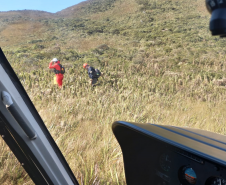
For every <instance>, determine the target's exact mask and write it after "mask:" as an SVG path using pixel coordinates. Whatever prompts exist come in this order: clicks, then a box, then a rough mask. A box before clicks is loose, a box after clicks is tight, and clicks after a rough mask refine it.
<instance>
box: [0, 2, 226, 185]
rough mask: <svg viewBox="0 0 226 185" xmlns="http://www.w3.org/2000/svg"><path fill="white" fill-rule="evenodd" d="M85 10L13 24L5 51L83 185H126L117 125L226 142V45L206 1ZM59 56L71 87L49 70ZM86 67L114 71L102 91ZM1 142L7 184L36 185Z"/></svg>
mask: <svg viewBox="0 0 226 185" xmlns="http://www.w3.org/2000/svg"><path fill="white" fill-rule="evenodd" d="M78 7H79V10H78V8H77V9H76V8H75V9H76V10H77V11H78V12H80V14H79V15H78V16H74V17H73V15H77V14H76V12H74V14H73V12H72V10H71V9H70V8H69V9H68V11H69V10H70V11H69V12H70V15H71V16H69V14H67V9H66V10H64V11H63V13H62V14H60V12H59V13H57V14H56V15H51V16H49V17H44V18H43V17H41V18H40V19H33V20H26V19H27V18H26V19H25V18H24V17H25V16H22V17H19V18H18V17H17V19H16V21H14V19H15V17H14V19H12V17H9V18H8V20H11V21H9V22H7V23H5V24H4V26H3V25H2V27H0V29H1V30H2V31H1V32H0V44H1V47H2V49H3V51H4V53H5V54H6V57H7V58H8V60H9V61H10V63H11V65H12V66H13V68H14V70H15V71H16V73H17V75H18V77H19V79H20V80H21V83H22V84H23V86H24V87H25V89H26V91H27V92H28V94H29V96H30V98H31V100H32V101H33V103H34V105H35V106H36V108H37V110H38V112H39V113H40V115H41V117H42V118H43V120H44V122H45V124H46V125H47V128H48V129H49V131H50V133H51V134H52V136H53V137H54V139H55V141H56V143H57V145H58V146H59V147H60V149H61V150H62V152H63V155H64V156H65V158H66V160H67V161H68V163H69V165H70V167H71V168H72V171H73V172H74V174H75V176H76V177H77V179H78V181H79V183H80V184H81V185H82V184H86V185H87V184H93V185H97V184H126V182H125V176H124V169H123V158H122V153H121V149H120V147H119V145H118V143H117V141H116V139H115V137H114V135H113V133H112V131H111V124H112V123H113V122H114V121H116V120H124V121H131V122H142V123H146V122H149V123H154V124H164V125H175V126H186V127H192V128H199V129H204V130H208V131H212V132H216V133H220V134H223V135H226V131H225V128H226V126H225V123H226V115H225V114H226V106H225V105H226V103H225V99H226V87H225V85H226V75H225V71H226V60H225V54H226V50H225V47H224V43H225V40H224V39H220V38H218V37H212V36H211V35H210V32H209V30H208V24H209V17H210V16H209V15H208V14H207V13H206V10H205V5H204V3H202V1H201V0H197V1H195V0H189V1H187V0H186V1H185V0H180V1H174V0H171V1H164V0H162V1H156V0H125V1H121V0H112V1H110V0H108V1H102V0H99V1H96V0H95V1H87V2H86V3H84V4H81V5H78ZM203 7H204V8H203ZM36 13H37V12H36ZM16 16H18V15H17V14H16ZM0 18H1V13H0ZM18 19H19V21H18ZM28 21H30V22H28ZM5 22H6V21H5ZM21 25H27V28H26V29H25V27H22V26H21ZM32 27H33V28H35V29H32ZM3 28H4V29H3ZM12 28H14V29H12ZM16 28H18V29H23V30H22V31H21V32H16V31H15V30H18V29H16ZM7 30H8V31H7ZM17 35H18V37H16V36H17ZM54 57H57V58H59V59H60V60H61V62H62V64H63V65H64V66H65V68H66V74H65V76H64V81H63V83H64V86H63V89H62V90H60V89H58V87H56V86H55V85H54V84H53V76H54V73H52V72H51V71H49V69H48V68H47V67H48V63H49V62H50V60H51V59H52V58H54ZM84 62H87V63H90V64H91V65H92V66H94V67H96V68H98V69H100V71H102V72H103V73H104V75H103V78H100V80H99V84H98V85H97V86H96V87H94V88H91V87H90V86H89V85H88V80H89V79H88V75H87V74H86V71H84V69H83V68H82V64H83V63H84ZM0 145H1V155H0V156H1V157H0V184H5V185H6V184H7V185H9V184H18V185H19V184H24V185H25V184H26V185H28V184H33V182H32V181H31V180H30V178H29V177H28V176H27V174H26V172H25V171H24V170H23V168H22V167H21V166H20V164H19V163H18V162H17V160H16V159H15V157H14V156H13V154H12V152H11V151H10V150H9V149H8V148H7V146H6V144H5V143H4V142H3V140H0Z"/></svg>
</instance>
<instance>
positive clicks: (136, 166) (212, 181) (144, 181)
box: [113, 123, 226, 185]
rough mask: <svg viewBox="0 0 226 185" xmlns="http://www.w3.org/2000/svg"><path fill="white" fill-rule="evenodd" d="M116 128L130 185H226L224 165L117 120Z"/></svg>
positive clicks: (114, 127) (114, 128)
mask: <svg viewBox="0 0 226 185" xmlns="http://www.w3.org/2000/svg"><path fill="white" fill-rule="evenodd" d="M150 126H151V125H150ZM113 131H114V134H115V136H116V138H117V140H118V142H119V143H120V146H121V149H122V152H123V159H124V167H125V174H126V181H127V184H129V185H137V184H140V185H190V184H197V185H225V184H226V167H225V165H224V164H221V163H217V162H215V161H211V160H209V159H206V158H203V157H202V156H199V155H196V154H194V153H192V152H191V150H190V151H186V150H185V149H182V148H180V147H175V146H173V145H172V144H170V143H167V142H163V141H161V140H160V139H158V138H155V137H150V136H148V135H146V134H145V133H142V132H140V131H138V130H135V129H132V128H129V127H126V126H125V125H120V124H119V123H114V125H113Z"/></svg>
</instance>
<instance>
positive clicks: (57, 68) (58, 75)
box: [49, 58, 64, 88]
mask: <svg viewBox="0 0 226 185" xmlns="http://www.w3.org/2000/svg"><path fill="white" fill-rule="evenodd" d="M59 64H60V61H59V60H58V59H57V58H54V59H53V60H52V61H51V62H50V63H49V68H50V69H54V72H55V74H56V81H57V83H58V86H59V88H62V83H63V78H64V75H63V74H62V73H61V65H59Z"/></svg>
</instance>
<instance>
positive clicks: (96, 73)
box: [83, 63, 101, 86]
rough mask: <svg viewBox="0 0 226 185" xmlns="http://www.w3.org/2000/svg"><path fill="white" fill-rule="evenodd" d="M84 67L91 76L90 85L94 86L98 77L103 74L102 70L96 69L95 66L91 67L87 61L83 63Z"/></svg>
mask: <svg viewBox="0 0 226 185" xmlns="http://www.w3.org/2000/svg"><path fill="white" fill-rule="evenodd" d="M83 68H84V69H86V70H87V71H88V75H89V78H90V85H91V86H94V85H95V84H96V83H97V81H98V78H99V77H100V75H101V73H100V71H99V70H98V69H94V68H93V67H91V66H90V65H88V64H87V63H84V64H83Z"/></svg>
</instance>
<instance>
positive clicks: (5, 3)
mask: <svg viewBox="0 0 226 185" xmlns="http://www.w3.org/2000/svg"><path fill="white" fill-rule="evenodd" d="M82 1H85V0H2V1H1V3H0V11H10V10H25V9H27V10H42V11H46V12H51V13H56V12H58V11H61V10H63V9H65V8H68V7H70V6H73V5H76V4H78V3H80V2H82Z"/></svg>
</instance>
